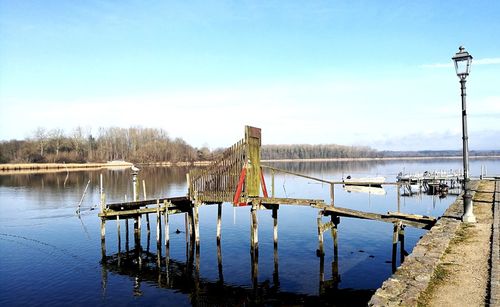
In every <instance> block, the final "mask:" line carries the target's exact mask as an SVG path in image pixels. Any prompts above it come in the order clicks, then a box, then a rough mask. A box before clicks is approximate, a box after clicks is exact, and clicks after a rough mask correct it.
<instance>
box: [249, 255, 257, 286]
mask: <svg viewBox="0 0 500 307" xmlns="http://www.w3.org/2000/svg"><path fill="white" fill-rule="evenodd" d="M250 261H252V285H253V290H254V291H256V290H257V289H258V285H259V252H258V249H257V248H254V249H253V252H252V253H251V254H250Z"/></svg>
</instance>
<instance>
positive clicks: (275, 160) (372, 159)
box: [261, 155, 500, 163]
mask: <svg viewBox="0 0 500 307" xmlns="http://www.w3.org/2000/svg"><path fill="white" fill-rule="evenodd" d="M436 159H444V160H458V159H462V156H443V157H429V156H426V157H380V158H322V159H266V160H261V162H264V163H269V162H342V161H346V162H350V161H390V160H436ZM469 159H471V160H473V159H500V155H494V156H469Z"/></svg>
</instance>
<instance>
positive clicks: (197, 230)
mask: <svg viewBox="0 0 500 307" xmlns="http://www.w3.org/2000/svg"><path fill="white" fill-rule="evenodd" d="M193 228H194V229H193V231H194V241H195V243H196V249H197V250H199V247H200V221H199V215H198V204H197V203H195V204H194V207H193Z"/></svg>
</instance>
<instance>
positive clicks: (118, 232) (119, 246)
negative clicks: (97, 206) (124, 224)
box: [116, 215, 122, 252]
mask: <svg viewBox="0 0 500 307" xmlns="http://www.w3.org/2000/svg"><path fill="white" fill-rule="evenodd" d="M116 232H117V234H118V252H120V250H121V248H122V244H121V241H122V240H121V233H120V216H119V215H117V216H116Z"/></svg>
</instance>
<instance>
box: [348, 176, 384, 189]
mask: <svg viewBox="0 0 500 307" xmlns="http://www.w3.org/2000/svg"><path fill="white" fill-rule="evenodd" d="M342 181H343V182H344V184H345V185H360V186H371V187H381V186H382V184H383V183H385V177H360V178H352V177H351V176H350V175H349V176H347V177H346V179H343V180H342Z"/></svg>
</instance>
